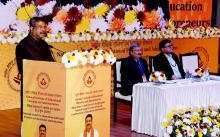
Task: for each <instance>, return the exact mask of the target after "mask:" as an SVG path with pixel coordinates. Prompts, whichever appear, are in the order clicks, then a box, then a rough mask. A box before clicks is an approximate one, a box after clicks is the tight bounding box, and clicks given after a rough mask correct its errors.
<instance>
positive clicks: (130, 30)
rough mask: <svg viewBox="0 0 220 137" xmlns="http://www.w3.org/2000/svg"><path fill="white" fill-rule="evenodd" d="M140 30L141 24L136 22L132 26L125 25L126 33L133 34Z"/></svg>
mask: <svg viewBox="0 0 220 137" xmlns="http://www.w3.org/2000/svg"><path fill="white" fill-rule="evenodd" d="M139 29H140V22H138V21H134V22H133V23H132V24H126V25H125V31H128V32H132V31H134V30H139Z"/></svg>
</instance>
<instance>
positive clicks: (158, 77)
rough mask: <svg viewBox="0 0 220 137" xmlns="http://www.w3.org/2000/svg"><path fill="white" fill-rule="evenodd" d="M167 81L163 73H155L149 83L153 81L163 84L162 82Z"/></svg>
mask: <svg viewBox="0 0 220 137" xmlns="http://www.w3.org/2000/svg"><path fill="white" fill-rule="evenodd" d="M166 79H167V78H166V75H165V74H164V73H163V72H161V71H155V72H152V73H151V75H150V78H149V81H151V82H161V81H163V80H166Z"/></svg>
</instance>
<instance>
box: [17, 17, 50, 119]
mask: <svg viewBox="0 0 220 137" xmlns="http://www.w3.org/2000/svg"><path fill="white" fill-rule="evenodd" d="M47 24H48V22H47V21H46V19H45V18H44V17H33V18H31V19H30V22H29V25H30V30H29V34H28V36H27V37H25V38H24V39H23V40H21V42H20V43H19V44H18V45H17V47H16V51H15V53H16V61H17V66H18V72H19V74H20V78H21V119H22V112H23V103H22V102H23V101H22V98H23V93H22V92H23V87H22V84H23V76H22V75H23V67H22V60H23V59H29V60H39V61H54V58H53V56H52V54H51V51H50V47H49V45H48V44H47V43H46V42H45V41H44V40H43V39H44V38H45V37H46V36H47Z"/></svg>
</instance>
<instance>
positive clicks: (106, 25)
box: [0, 0, 220, 43]
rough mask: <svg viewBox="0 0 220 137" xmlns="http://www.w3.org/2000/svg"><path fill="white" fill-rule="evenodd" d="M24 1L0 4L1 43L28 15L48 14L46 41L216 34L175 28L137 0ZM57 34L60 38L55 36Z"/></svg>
mask: <svg viewBox="0 0 220 137" xmlns="http://www.w3.org/2000/svg"><path fill="white" fill-rule="evenodd" d="M25 2H28V3H25ZM25 2H24V0H9V1H7V3H6V4H5V5H3V4H1V3H0V9H1V11H2V12H0V16H1V17H2V18H1V19H0V22H1V23H0V37H1V38H0V42H1V43H7V42H9V43H14V42H16V43H17V42H19V41H20V40H21V39H22V38H24V36H25V35H27V34H28V32H29V27H28V20H29V19H30V18H31V17H33V16H45V15H49V14H52V15H51V17H53V20H52V22H50V23H49V27H50V30H51V31H50V33H51V34H48V38H46V40H48V41H50V42H62V41H74V42H76V41H88V40H97V41H101V40H108V41H110V40H140V39H144V40H148V39H157V38H195V39H200V38H213V37H217V38H219V37H220V29H219V28H217V27H198V28H189V27H188V28H187V26H185V27H184V28H175V26H174V24H173V22H172V21H169V23H168V25H167V22H166V21H165V20H164V19H163V16H164V14H163V11H162V9H161V8H159V7H158V9H157V10H152V11H150V12H147V10H146V7H145V6H144V4H143V3H141V2H139V3H138V4H137V5H136V6H134V5H132V6H129V7H128V6H126V5H124V4H118V5H116V6H115V7H112V9H110V7H109V5H107V4H104V3H100V4H99V5H97V6H96V7H90V8H88V9H86V8H85V7H84V6H83V5H78V6H77V5H75V4H73V3H72V4H67V5H66V6H62V7H59V8H57V7H55V6H54V5H55V1H50V2H49V1H48V0H46V1H44V3H43V4H38V5H37V6H35V5H34V4H33V1H31V0H27V1H25ZM109 2H110V1H109ZM111 2H112V1H111ZM6 18H7V19H6ZM4 32H8V34H4ZM79 32H80V33H79ZM60 33H61V34H60ZM60 35H61V36H62V37H57V36H60ZM14 36H16V37H14ZM15 39H16V40H15Z"/></svg>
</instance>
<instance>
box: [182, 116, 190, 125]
mask: <svg viewBox="0 0 220 137" xmlns="http://www.w3.org/2000/svg"><path fill="white" fill-rule="evenodd" d="M183 122H184V123H186V124H188V125H190V124H191V123H192V122H191V121H190V120H189V119H187V118H184V119H183Z"/></svg>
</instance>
